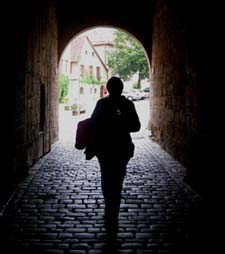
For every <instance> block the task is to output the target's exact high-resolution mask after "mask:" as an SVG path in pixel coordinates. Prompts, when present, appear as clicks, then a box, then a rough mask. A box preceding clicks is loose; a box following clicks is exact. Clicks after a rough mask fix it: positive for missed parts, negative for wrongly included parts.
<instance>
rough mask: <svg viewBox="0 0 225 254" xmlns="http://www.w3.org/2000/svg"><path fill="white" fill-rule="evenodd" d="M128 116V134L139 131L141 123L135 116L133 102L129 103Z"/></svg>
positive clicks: (136, 115)
mask: <svg viewBox="0 0 225 254" xmlns="http://www.w3.org/2000/svg"><path fill="white" fill-rule="evenodd" d="M129 107H130V108H129V113H128V114H129V116H128V123H127V127H128V130H129V132H136V131H139V130H140V128H141V123H140V120H139V117H138V114H137V111H136V109H135V106H134V104H133V102H130V106H129Z"/></svg>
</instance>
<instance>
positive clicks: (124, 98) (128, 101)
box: [121, 95, 134, 105]
mask: <svg viewBox="0 0 225 254" xmlns="http://www.w3.org/2000/svg"><path fill="white" fill-rule="evenodd" d="M121 100H122V103H124V104H126V105H134V103H133V102H132V101H131V100H128V99H127V98H126V97H125V96H123V95H122V96H121Z"/></svg>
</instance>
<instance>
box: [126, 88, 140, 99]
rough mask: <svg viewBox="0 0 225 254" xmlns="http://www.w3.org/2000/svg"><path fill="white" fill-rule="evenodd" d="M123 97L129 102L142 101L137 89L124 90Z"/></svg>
mask: <svg viewBox="0 0 225 254" xmlns="http://www.w3.org/2000/svg"><path fill="white" fill-rule="evenodd" d="M123 95H124V96H125V97H126V98H127V99H128V100H131V101H138V100H141V99H142V95H141V92H140V91H139V90H138V89H131V90H124V91H123Z"/></svg>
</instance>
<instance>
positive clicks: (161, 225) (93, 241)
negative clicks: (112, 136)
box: [0, 137, 204, 254]
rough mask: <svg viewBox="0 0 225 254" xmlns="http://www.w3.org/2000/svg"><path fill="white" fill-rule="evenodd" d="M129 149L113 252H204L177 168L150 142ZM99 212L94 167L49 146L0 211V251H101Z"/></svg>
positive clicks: (197, 212) (194, 202)
mask: <svg viewBox="0 0 225 254" xmlns="http://www.w3.org/2000/svg"><path fill="white" fill-rule="evenodd" d="M134 143H135V146H136V150H135V157H133V158H132V159H131V160H130V162H129V164H128V172H127V176H126V179H125V183H124V189H123V198H122V205H121V209H120V217H119V223H120V224H119V233H118V243H117V244H118V253H124V254H132V253H137V254H142V253H143V254H144V253H154V254H163V253H173V254H174V253H180V254H183V253H204V252H201V251H200V249H201V243H202V242H201V241H200V240H199V239H198V238H197V237H198V235H199V234H200V233H201V234H202V231H203V230H202V225H203V223H204V219H203V218H204V216H203V215H204V211H203V210H202V209H201V199H200V198H199V197H198V195H196V194H195V193H194V192H193V191H192V190H191V189H190V188H189V187H188V186H187V185H186V184H185V183H184V182H183V181H182V179H183V177H184V175H185V169H184V168H183V167H182V166H181V165H180V164H179V163H178V162H176V161H175V160H173V158H172V157H170V156H169V155H168V154H167V153H165V152H163V151H162V150H161V149H160V148H159V146H158V145H157V144H154V143H153V142H152V141H150V140H148V139H145V138H138V137H137V138H136V139H134ZM103 213H104V202H103V197H102V193H101V189H100V172H99V165H98V161H97V160H96V159H95V158H94V159H92V160H91V161H85V158H84V155H83V151H78V150H76V149H74V148H73V144H72V143H67V142H64V143H62V142H61V143H57V144H55V145H54V146H53V149H52V152H51V153H49V154H47V155H46V156H45V157H44V158H42V159H41V160H40V161H39V162H38V163H37V164H36V165H34V166H33V167H32V169H31V170H30V174H29V176H28V178H27V179H26V180H25V181H24V182H22V183H20V185H19V186H18V188H17V190H16V191H15V193H14V195H13V196H12V197H11V200H10V201H9V203H8V206H6V207H5V210H4V211H2V217H1V230H0V231H1V234H2V235H1V241H2V243H1V250H0V253H1V254H3V253H29V254H30V253H32V254H33V253H34V254H37V253H54V254H64V253H65V254H98V253H105V245H106V243H105V226H104V220H103ZM196 239H197V240H196ZM196 243H198V244H196ZM3 247H4V248H5V250H3ZM19 251H20V252H19Z"/></svg>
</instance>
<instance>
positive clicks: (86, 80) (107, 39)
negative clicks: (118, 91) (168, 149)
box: [59, 26, 151, 139]
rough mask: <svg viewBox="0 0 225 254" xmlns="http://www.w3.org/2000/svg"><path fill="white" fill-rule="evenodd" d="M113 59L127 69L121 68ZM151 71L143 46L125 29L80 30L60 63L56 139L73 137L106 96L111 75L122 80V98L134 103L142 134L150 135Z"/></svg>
mask: <svg viewBox="0 0 225 254" xmlns="http://www.w3.org/2000/svg"><path fill="white" fill-rule="evenodd" d="M120 44H123V47H124V48H125V46H126V50H127V49H129V50H127V51H128V52H126V54H124V52H122V53H121V52H120V53H119V49H118V48H119V46H120ZM126 50H124V51H126ZM115 52H116V53H115ZM138 53H139V55H138ZM120 54H121V56H120ZM123 54H124V55H123ZM135 54H136V55H135ZM116 55H117V56H116ZM116 57H117V60H118V59H119V58H118V57H120V59H122V60H121V63H123V65H124V67H126V68H120V66H119V64H117V61H115V59H116ZM125 57H127V59H126V58H125ZM134 62H135V64H137V63H138V62H140V66H141V67H142V68H139V69H138V68H137V67H136V66H134V65H135V64H134ZM121 63H120V65H121ZM132 64H133V66H132ZM141 64H142V65H141ZM135 68H136V69H135ZM150 70H151V69H150V61H149V57H148V55H147V53H146V50H145V48H144V47H143V45H142V43H141V42H140V41H139V40H138V39H137V38H136V37H135V36H133V35H132V34H130V33H129V32H127V31H125V30H124V29H120V28H116V27H109V26H101V27H100V26H97V27H96V26H95V27H90V28H87V29H85V30H82V31H80V32H79V33H78V34H77V35H75V36H74V37H73V38H71V40H70V41H69V42H68V44H67V46H66V47H65V48H64V50H63V52H62V54H61V57H60V61H59V80H61V76H62V75H64V76H66V77H67V84H64V88H62V84H59V87H60V89H64V90H66V93H64V94H63V93H61V92H60V93H59V94H60V95H62V94H63V98H59V102H60V103H59V139H61V138H63V137H65V133H67V134H66V137H68V133H69V132H70V133H71V135H72V134H73V135H74V130H73V128H74V126H76V123H77V122H78V121H79V120H80V119H83V118H85V117H88V116H90V115H91V113H92V110H93V108H94V106H95V104H96V102H97V100H98V99H100V98H101V97H104V96H106V95H107V89H106V82H107V80H108V79H109V78H110V77H111V76H119V77H120V78H121V79H122V80H123V82H124V91H123V95H124V96H125V97H127V98H128V99H130V100H133V101H134V104H135V107H136V109H137V112H138V114H139V117H140V120H141V122H142V129H141V133H142V134H144V133H145V134H146V133H149V128H148V126H149V121H150V103H149V100H150V95H149V92H150V73H151V71H150ZM69 126H70V127H69ZM65 130H66V131H65Z"/></svg>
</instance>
